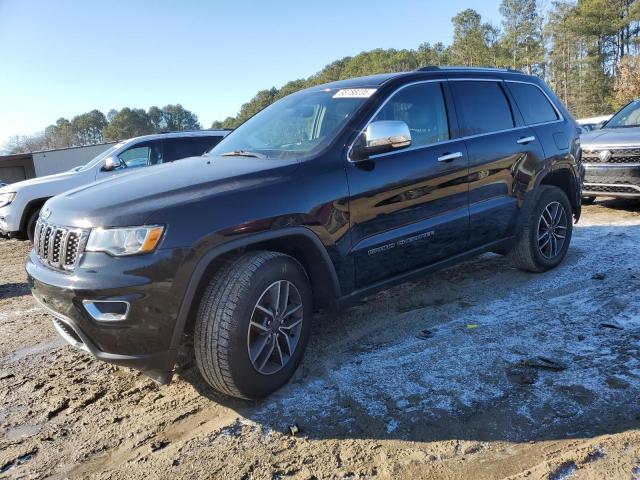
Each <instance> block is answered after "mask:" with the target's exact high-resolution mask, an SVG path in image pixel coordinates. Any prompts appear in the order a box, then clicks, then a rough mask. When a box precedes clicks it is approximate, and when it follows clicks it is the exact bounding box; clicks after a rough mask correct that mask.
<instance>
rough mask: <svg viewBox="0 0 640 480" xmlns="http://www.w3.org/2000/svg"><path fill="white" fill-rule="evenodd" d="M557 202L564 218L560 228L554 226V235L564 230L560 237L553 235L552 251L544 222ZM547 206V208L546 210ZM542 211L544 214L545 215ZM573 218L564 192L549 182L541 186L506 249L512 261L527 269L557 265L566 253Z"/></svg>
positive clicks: (539, 269) (535, 269)
mask: <svg viewBox="0 0 640 480" xmlns="http://www.w3.org/2000/svg"><path fill="white" fill-rule="evenodd" d="M556 206H558V207H561V208H562V210H563V213H564V219H565V220H566V222H565V223H564V224H563V225H564V227H563V228H554V232H555V234H556V235H557V236H560V235H562V232H563V231H564V232H565V233H564V238H563V239H560V238H556V237H555V235H554V237H553V238H555V247H556V248H555V254H554V251H553V246H554V245H553V243H552V242H553V241H552V240H550V242H551V243H552V244H551V245H549V244H548V243H547V244H546V243H545V240H546V239H548V238H549V234H548V228H547V226H546V225H547V223H548V221H549V220H548V219H550V215H552V214H553V212H554V207H556ZM548 208H549V209H550V210H547V209H548ZM557 212H558V211H556V213H557ZM543 214H544V215H545V217H544V219H543ZM560 217H561V215H560ZM572 221H573V217H572V209H571V204H570V203H569V199H568V198H567V196H566V195H565V193H564V192H563V191H562V190H560V189H559V188H558V187H554V186H551V185H543V186H541V187H540V188H539V192H538V198H537V200H536V203H535V205H534V206H533V208H532V209H531V210H530V212H529V216H528V218H527V219H526V220H525V223H524V225H523V227H522V229H521V231H520V233H519V235H518V238H517V240H516V244H515V246H514V247H513V249H512V250H511V252H510V253H509V256H510V258H511V261H512V262H513V264H514V265H515V266H516V267H518V268H520V269H522V270H526V271H529V272H544V271H547V270H550V269H552V268H555V267H556V266H558V265H559V264H560V263H561V262H562V260H563V259H564V257H565V256H566V254H567V250H568V249H569V244H570V243H571V234H572V232H573V223H572ZM560 223H562V218H559V220H558V225H560ZM544 232H547V236H546V237H544ZM543 244H544V246H543ZM541 246H542V248H541Z"/></svg>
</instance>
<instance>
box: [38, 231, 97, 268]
mask: <svg viewBox="0 0 640 480" xmlns="http://www.w3.org/2000/svg"><path fill="white" fill-rule="evenodd" d="M88 237H89V231H88V230H85V229H80V228H69V227H63V226H58V225H53V224H50V223H47V222H46V221H44V220H42V219H40V220H38V223H37V224H36V235H35V241H34V245H33V249H34V252H35V253H36V255H37V256H38V258H39V259H40V261H41V262H43V263H45V264H46V265H49V266H50V267H53V268H56V269H60V270H68V271H71V270H74V269H75V267H76V265H77V264H78V262H79V260H80V257H81V255H82V253H83V252H84V246H85V244H86V241H87V239H88Z"/></svg>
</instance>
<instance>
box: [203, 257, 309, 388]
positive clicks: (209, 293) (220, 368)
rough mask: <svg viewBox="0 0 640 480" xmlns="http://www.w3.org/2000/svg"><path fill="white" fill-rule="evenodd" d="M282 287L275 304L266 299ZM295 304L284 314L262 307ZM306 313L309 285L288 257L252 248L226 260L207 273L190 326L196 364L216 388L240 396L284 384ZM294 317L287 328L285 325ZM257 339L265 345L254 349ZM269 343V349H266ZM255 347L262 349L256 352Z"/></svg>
mask: <svg viewBox="0 0 640 480" xmlns="http://www.w3.org/2000/svg"><path fill="white" fill-rule="evenodd" d="M277 285H280V286H281V287H280V290H278V288H279V287H278V286H277ZM292 286H293V287H292ZM285 287H288V289H287V292H288V297H287V298H288V300H287V301H286V302H283V303H281V301H279V302H278V304H279V305H280V308H278V307H276V306H275V303H271V301H272V300H273V299H274V298H275V297H276V296H278V294H280V292H282V297H279V298H284V289H285ZM259 302H260V307H261V308H260V307H258V305H257V304H258V303H259ZM285 303H286V305H287V307H286V308H283V307H282V305H284V304H285ZM295 306H298V307H297V310H295V312H294V313H292V314H291V315H290V316H289V317H287V318H285V319H282V318H280V319H278V318H279V316H278V315H275V316H269V315H267V314H266V313H264V312H266V311H272V310H273V309H275V310H280V311H284V310H287V311H291V310H294V307H295ZM272 307H274V308H272ZM280 313H281V312H280ZM312 315H313V307H312V295H311V286H310V284H309V280H308V278H307V275H306V273H305V271H304V269H303V267H302V266H301V265H300V264H299V263H298V262H297V261H296V260H295V259H294V258H292V257H290V256H288V255H284V254H281V253H276V252H266V251H258V252H250V253H247V254H245V255H243V256H241V257H239V258H235V259H233V260H230V261H226V262H225V263H224V264H223V265H222V266H221V267H220V268H219V269H218V271H217V272H216V273H215V274H214V275H213V277H212V279H211V281H210V282H209V285H208V286H207V288H206V290H205V293H204V295H203V297H202V300H201V301H200V305H199V308H198V314H197V318H196V325H195V331H194V350H195V357H196V364H197V365H198V369H199V370H200V373H201V374H202V376H203V378H204V380H205V381H206V382H207V383H208V384H209V385H210V386H211V387H212V388H213V389H215V390H217V391H218V392H221V393H223V394H226V395H229V396H232V397H238V398H243V399H256V398H262V397H265V396H267V395H269V394H270V393H272V392H274V391H275V390H277V389H278V388H280V387H281V386H282V385H284V384H285V383H286V382H287V381H288V380H289V379H290V378H291V376H292V375H293V373H294V372H295V370H296V368H297V367H298V364H299V363H300V361H301V360H302V356H303V354H304V350H305V348H306V345H307V342H308V339H309V333H310V331H311V329H310V327H311V317H312ZM280 316H281V315H280ZM270 319H271V320H270ZM298 320H300V321H299V322H298ZM294 323H296V325H295V326H294V327H291V330H285V329H286V328H289V327H287V326H286V325H288V324H291V325H293V324H294ZM268 324H271V325H270V326H269V325H268ZM265 331H268V332H269V333H265ZM285 331H286V332H289V334H288V335H285V334H284V333H283V332H285ZM274 332H275V333H274ZM269 334H270V335H271V337H270V336H269ZM272 337H273V338H274V340H272ZM263 341H264V344H263V343H262V342H263ZM252 342H253V343H252ZM294 342H295V345H294ZM261 345H266V347H265V348H266V350H260V346H261ZM271 345H273V347H274V348H273V353H272V354H271V355H267V354H268V353H269V352H268V351H269V348H270V347H271ZM287 345H290V346H289V347H288V348H289V349H290V351H289V352H288V353H289V354H288V355H287V352H286V350H287ZM259 351H260V352H262V353H261V354H260V355H256V352H259ZM252 356H253V357H255V360H252ZM287 356H288V359H285V357H287ZM265 359H266V360H265ZM285 360H286V361H285ZM263 363H264V366H263V367H262V370H261V364H263ZM281 364H282V365H281Z"/></svg>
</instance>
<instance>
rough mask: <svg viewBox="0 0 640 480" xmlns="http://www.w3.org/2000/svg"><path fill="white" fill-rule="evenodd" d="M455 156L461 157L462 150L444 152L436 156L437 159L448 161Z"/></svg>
mask: <svg viewBox="0 0 640 480" xmlns="http://www.w3.org/2000/svg"><path fill="white" fill-rule="evenodd" d="M456 158H462V152H455V153H445V154H444V155H442V156H440V157H438V161H439V162H450V161H451V160H455V159H456Z"/></svg>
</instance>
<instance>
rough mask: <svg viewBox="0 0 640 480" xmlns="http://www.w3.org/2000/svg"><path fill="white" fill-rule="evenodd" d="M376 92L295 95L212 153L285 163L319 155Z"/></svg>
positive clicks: (243, 127)
mask: <svg viewBox="0 0 640 480" xmlns="http://www.w3.org/2000/svg"><path fill="white" fill-rule="evenodd" d="M345 92H346V93H345ZM373 92H375V90H374V89H368V88H355V89H348V90H335V89H334V90H330V89H326V90H316V91H302V92H299V93H294V94H292V95H289V96H287V97H285V98H283V99H281V100H279V101H277V102H275V103H274V104H272V105H270V106H269V107H267V108H265V109H264V110H262V111H261V112H260V113H258V114H257V115H255V116H254V117H252V118H250V119H249V120H247V121H246V122H245V123H244V124H242V125H241V126H240V127H238V128H237V129H236V130H234V131H233V132H232V133H230V134H229V135H228V136H227V137H225V138H224V140H222V141H221V142H220V143H219V144H218V145H217V146H216V147H215V148H214V149H213V150H212V151H211V153H212V154H214V155H224V154H227V155H235V156H253V157H259V158H264V157H268V158H277V159H285V158H293V157H296V158H299V157H301V156H305V155H306V154H310V153H313V152H317V151H319V150H321V149H323V148H324V147H326V146H327V145H328V144H329V143H331V141H332V140H333V139H334V138H335V137H336V135H337V134H338V133H339V132H340V129H341V128H342V127H343V126H344V125H345V123H346V122H347V120H348V119H349V118H351V117H352V116H353V115H354V113H355V112H356V111H357V110H358V108H359V107H360V106H361V105H362V104H363V103H364V102H365V101H366V100H367V98H368V97H369V96H371V94H372V93H373Z"/></svg>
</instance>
